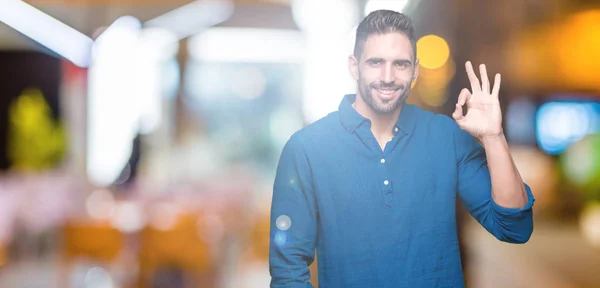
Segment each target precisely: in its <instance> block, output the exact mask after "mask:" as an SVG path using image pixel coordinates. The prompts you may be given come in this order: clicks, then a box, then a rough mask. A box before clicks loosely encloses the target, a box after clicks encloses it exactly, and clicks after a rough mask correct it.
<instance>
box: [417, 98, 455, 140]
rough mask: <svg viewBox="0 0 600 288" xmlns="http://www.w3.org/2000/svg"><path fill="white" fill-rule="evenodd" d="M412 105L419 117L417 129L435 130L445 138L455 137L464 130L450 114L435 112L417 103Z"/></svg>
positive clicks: (435, 132)
mask: <svg viewBox="0 0 600 288" xmlns="http://www.w3.org/2000/svg"><path fill="white" fill-rule="evenodd" d="M411 106H412V107H411V108H412V109H413V110H414V113H415V115H416V119H417V121H416V122H417V127H416V129H421V130H427V131H430V132H434V134H437V135H439V136H443V137H445V138H454V137H455V136H456V134H457V133H459V132H460V131H462V130H461V129H460V128H459V127H458V124H456V122H455V121H454V119H452V118H450V116H448V115H445V114H439V113H433V112H431V111H428V110H424V109H422V108H420V107H419V106H416V105H411Z"/></svg>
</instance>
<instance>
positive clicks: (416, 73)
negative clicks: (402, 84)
mask: <svg viewBox="0 0 600 288" xmlns="http://www.w3.org/2000/svg"><path fill="white" fill-rule="evenodd" d="M419 66H421V65H419V58H417V60H416V61H415V69H414V71H413V76H412V81H411V82H415V81H417V78H419Z"/></svg>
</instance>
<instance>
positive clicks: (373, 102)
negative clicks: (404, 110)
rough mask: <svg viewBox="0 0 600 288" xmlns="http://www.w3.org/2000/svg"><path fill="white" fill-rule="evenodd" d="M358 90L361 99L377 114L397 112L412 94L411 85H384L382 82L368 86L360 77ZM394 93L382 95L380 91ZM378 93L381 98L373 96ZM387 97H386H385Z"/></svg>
mask: <svg viewBox="0 0 600 288" xmlns="http://www.w3.org/2000/svg"><path fill="white" fill-rule="evenodd" d="M358 88H359V91H360V97H361V98H362V99H363V100H364V101H365V102H366V103H367V105H369V107H370V108H371V110H373V112H375V113H377V114H388V113H392V112H394V111H396V110H397V109H398V108H400V106H402V104H403V103H404V102H405V101H406V98H408V94H409V92H410V82H409V83H395V82H393V83H383V82H381V81H377V82H373V83H370V84H367V83H365V82H364V81H363V79H362V78H361V77H359V84H358ZM382 89H383V90H385V91H393V92H391V93H389V94H381V93H380V92H379V91H381V90H382ZM373 91H376V93H377V94H379V96H382V97H377V96H374V95H373ZM384 95H385V96H384Z"/></svg>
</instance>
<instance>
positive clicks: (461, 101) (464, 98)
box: [458, 88, 471, 106]
mask: <svg viewBox="0 0 600 288" xmlns="http://www.w3.org/2000/svg"><path fill="white" fill-rule="evenodd" d="M470 99H471V92H469V89H467V88H463V89H462V90H461V91H460V94H459V95H458V105H460V106H463V105H465V103H467V102H468V101H469V100H470Z"/></svg>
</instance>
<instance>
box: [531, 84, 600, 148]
mask: <svg viewBox="0 0 600 288" xmlns="http://www.w3.org/2000/svg"><path fill="white" fill-rule="evenodd" d="M577 99H578V98H576V97H573V96H571V97H570V100H553V101H548V102H545V103H543V104H541V105H540V106H539V108H538V109H537V112H536V131H535V135H536V138H537V143H538V145H539V147H540V148H541V149H542V150H543V151H545V152H546V153H548V154H553V155H556V154H560V153H562V152H563V151H564V150H565V149H567V148H568V147H569V146H570V145H571V144H573V143H575V142H577V141H578V140H580V139H582V138H583V137H585V136H586V135H589V134H593V133H598V132H599V130H600V129H599V128H600V102H597V101H591V100H584V99H582V100H577ZM579 99H581V98H579Z"/></svg>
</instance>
